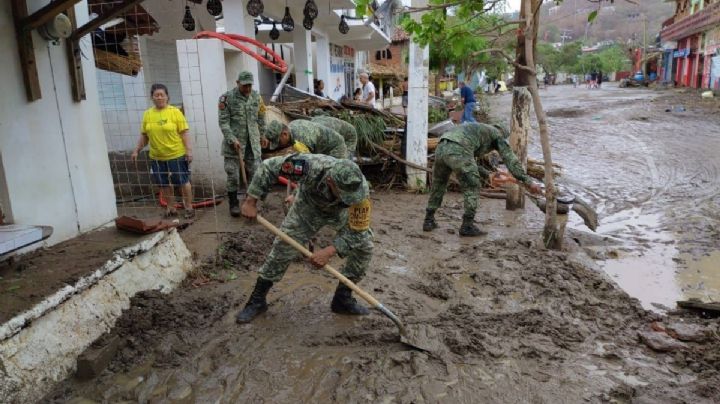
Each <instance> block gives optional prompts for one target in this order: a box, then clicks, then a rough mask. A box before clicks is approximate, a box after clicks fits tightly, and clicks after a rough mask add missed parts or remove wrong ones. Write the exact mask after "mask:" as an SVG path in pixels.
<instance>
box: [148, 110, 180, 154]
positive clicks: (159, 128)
mask: <svg viewBox="0 0 720 404" xmlns="http://www.w3.org/2000/svg"><path fill="white" fill-rule="evenodd" d="M188 129H189V127H188V123H187V120H185V116H183V113H182V112H180V110H179V109H177V108H176V107H173V106H172V105H168V106H167V107H165V108H163V109H160V110H158V109H157V108H155V107H152V108H150V109H148V110H147V111H145V113H144V114H143V121H142V133H143V134H145V135H147V137H148V140H149V143H150V158H151V159H153V160H172V159H176V158H178V157H182V156H184V155H185V144H183V141H182V136H180V133H182V132H183V131H186V130H188Z"/></svg>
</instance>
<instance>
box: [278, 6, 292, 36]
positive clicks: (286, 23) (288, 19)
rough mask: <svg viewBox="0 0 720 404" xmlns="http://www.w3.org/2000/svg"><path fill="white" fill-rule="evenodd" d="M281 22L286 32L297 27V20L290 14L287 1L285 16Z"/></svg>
mask: <svg viewBox="0 0 720 404" xmlns="http://www.w3.org/2000/svg"><path fill="white" fill-rule="evenodd" d="M281 23H282V29H283V30H284V31H286V32H290V31H292V30H293V29H295V21H293V18H292V16H291V15H290V7H288V6H287V1H286V2H285V16H283V19H282V21H281Z"/></svg>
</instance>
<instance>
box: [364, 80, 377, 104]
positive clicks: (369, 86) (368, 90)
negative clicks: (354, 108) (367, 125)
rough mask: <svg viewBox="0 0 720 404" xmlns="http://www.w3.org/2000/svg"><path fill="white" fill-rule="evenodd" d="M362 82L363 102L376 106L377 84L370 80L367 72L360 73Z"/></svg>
mask: <svg viewBox="0 0 720 404" xmlns="http://www.w3.org/2000/svg"><path fill="white" fill-rule="evenodd" d="M360 83H361V84H362V100H361V102H362V103H364V104H367V105H369V106H371V107H373V108H375V95H376V94H377V92H376V91H375V85H374V84H373V83H372V81H370V76H368V74H367V73H360Z"/></svg>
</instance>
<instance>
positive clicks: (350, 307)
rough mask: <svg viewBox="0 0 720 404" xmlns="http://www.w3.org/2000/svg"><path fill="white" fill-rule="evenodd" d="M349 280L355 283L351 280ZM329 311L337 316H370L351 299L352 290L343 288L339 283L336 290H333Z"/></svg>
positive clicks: (368, 312)
mask: <svg viewBox="0 0 720 404" xmlns="http://www.w3.org/2000/svg"><path fill="white" fill-rule="evenodd" d="M350 280H351V281H353V282H356V281H355V280H353V279H350ZM330 310H332V311H333V313H338V314H355V315H365V314H370V310H368V309H367V308H366V307H364V306H361V305H360V304H358V302H357V300H355V298H354V297H352V289H350V288H349V287H347V286H345V284H344V283H342V282H339V283H338V286H337V289H335V296H333V300H332V303H331V304H330Z"/></svg>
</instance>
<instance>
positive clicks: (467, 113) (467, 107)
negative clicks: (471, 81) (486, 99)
mask: <svg viewBox="0 0 720 404" xmlns="http://www.w3.org/2000/svg"><path fill="white" fill-rule="evenodd" d="M460 98H462V103H463V106H464V110H463V114H462V119H461V120H460V123H465V122H477V121H476V120H475V116H473V110H475V94H473V91H472V89H471V88H470V87H468V86H466V85H465V82H464V81H461V82H460Z"/></svg>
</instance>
